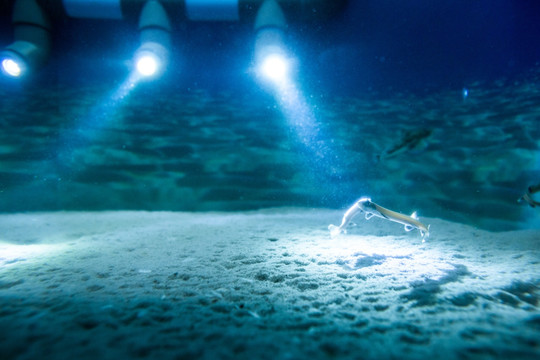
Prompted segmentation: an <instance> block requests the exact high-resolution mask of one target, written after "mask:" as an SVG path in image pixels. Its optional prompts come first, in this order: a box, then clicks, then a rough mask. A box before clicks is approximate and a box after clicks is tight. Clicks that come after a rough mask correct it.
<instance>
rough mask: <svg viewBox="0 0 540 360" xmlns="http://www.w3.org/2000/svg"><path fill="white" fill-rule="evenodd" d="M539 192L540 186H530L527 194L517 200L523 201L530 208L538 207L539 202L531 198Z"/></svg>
mask: <svg viewBox="0 0 540 360" xmlns="http://www.w3.org/2000/svg"><path fill="white" fill-rule="evenodd" d="M539 191H540V184H538V185H532V186H529V187H528V188H527V192H526V193H525V194H524V195H523V196H522V197H520V198H519V199H518V201H519V202H521V201H525V202H526V203H527V204H529V205H530V206H531V207H536V206H540V202H539V201H536V200H534V199H533V198H532V194H534V193H536V192H539Z"/></svg>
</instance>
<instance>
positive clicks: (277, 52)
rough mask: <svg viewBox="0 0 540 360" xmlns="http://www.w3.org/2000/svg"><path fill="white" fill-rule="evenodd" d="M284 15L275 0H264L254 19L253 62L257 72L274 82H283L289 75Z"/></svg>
mask: <svg viewBox="0 0 540 360" xmlns="http://www.w3.org/2000/svg"><path fill="white" fill-rule="evenodd" d="M286 27H287V25H286V22H285V16H284V15H283V11H282V10H281V8H280V7H279V4H278V3H277V2H276V1H275V0H265V1H264V2H263V3H262V5H261V7H260V8H259V11H258V12H257V17H256V19H255V31H256V38H255V62H256V67H257V74H258V75H260V76H262V77H263V78H265V79H267V80H271V81H272V82H274V83H279V82H283V81H285V80H286V79H287V77H288V75H289V67H290V64H289V63H290V61H289V60H288V59H287V56H286V51H285V45H284V43H285V42H284V36H285V28H286Z"/></svg>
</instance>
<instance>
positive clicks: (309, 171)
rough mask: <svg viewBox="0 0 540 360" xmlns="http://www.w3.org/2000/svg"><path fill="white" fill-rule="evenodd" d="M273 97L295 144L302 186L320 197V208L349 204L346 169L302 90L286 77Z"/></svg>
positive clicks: (279, 83)
mask: <svg viewBox="0 0 540 360" xmlns="http://www.w3.org/2000/svg"><path fill="white" fill-rule="evenodd" d="M273 95H274V97H275V99H276V102H277V104H278V105H279V108H280V110H281V112H282V114H283V116H284V118H285V120H286V123H287V126H288V128H289V129H290V130H291V132H292V134H293V138H294V139H295V140H296V144H297V148H298V149H297V150H298V154H299V155H300V156H301V158H300V161H301V162H302V163H301V165H302V167H303V170H302V175H304V176H306V182H305V184H303V186H305V189H306V191H308V190H309V191H308V192H311V193H318V194H320V199H319V201H318V204H319V205H323V206H329V205H331V206H335V205H337V204H341V202H342V201H345V200H349V198H350V197H351V194H353V190H352V189H350V183H349V182H344V181H343V179H342V176H343V175H344V174H346V170H347V169H345V168H344V165H343V162H342V158H341V157H340V156H339V152H338V151H337V149H336V148H335V144H334V143H333V140H332V135H331V134H330V131H329V130H328V129H326V128H325V127H324V126H323V125H322V124H321V123H320V121H319V120H318V119H317V117H316V115H315V113H314V112H313V110H312V109H313V107H312V105H310V104H309V103H308V101H307V100H306V98H305V96H304V94H303V93H302V91H301V89H299V87H298V86H297V84H296V83H295V81H293V80H292V79H290V78H289V77H288V76H284V77H282V78H280V80H279V81H277V82H274V86H273ZM354 191H359V189H355V190H354ZM352 196H357V195H356V194H354V195H352Z"/></svg>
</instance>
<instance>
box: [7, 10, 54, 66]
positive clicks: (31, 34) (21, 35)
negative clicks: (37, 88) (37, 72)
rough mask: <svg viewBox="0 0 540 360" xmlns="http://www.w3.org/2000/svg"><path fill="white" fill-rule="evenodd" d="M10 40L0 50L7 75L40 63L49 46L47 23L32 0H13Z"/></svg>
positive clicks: (42, 13) (47, 55)
mask: <svg viewBox="0 0 540 360" xmlns="http://www.w3.org/2000/svg"><path fill="white" fill-rule="evenodd" d="M12 23H13V27H14V40H15V41H14V42H13V43H12V44H11V45H8V46H7V47H6V48H5V50H4V51H3V52H2V53H1V58H2V69H3V71H4V72H6V73H7V74H8V75H11V76H20V75H24V73H25V72H26V71H27V70H31V69H35V68H37V67H39V66H41V65H43V64H44V63H45V62H46V61H47V58H48V57H49V53H50V49H51V34H50V30H51V23H50V20H49V17H48V16H47V13H46V12H45V11H44V10H43V8H42V7H41V6H40V5H39V4H38V2H37V1H36V0H17V1H16V2H15V4H14V8H13V19H12Z"/></svg>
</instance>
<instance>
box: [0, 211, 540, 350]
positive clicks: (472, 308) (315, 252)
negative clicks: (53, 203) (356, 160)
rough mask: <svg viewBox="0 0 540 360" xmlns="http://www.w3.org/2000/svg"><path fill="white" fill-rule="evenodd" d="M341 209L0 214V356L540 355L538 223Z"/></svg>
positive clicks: (539, 238) (539, 247)
mask: <svg viewBox="0 0 540 360" xmlns="http://www.w3.org/2000/svg"><path fill="white" fill-rule="evenodd" d="M342 214H343V213H342V212H340V211H333V210H317V209H293V208H288V209H269V210H263V211H256V212H245V213H170V212H78V213H72V212H54V213H32V214H5V215H1V216H0V231H1V233H0V324H1V326H0V353H1V354H2V356H1V357H2V359H37V358H39V359H114V358H116V359H119V358H162V359H191V358H203V359H217V358H226V359H227V358H235V359H239V358H250V359H253V358H262V359H303V358H315V359H334V358H342V359H381V358H386V359H388V358H391V359H394V358H395V359H405V358H409V359H419V358H425V359H492V358H500V359H510V358H516V359H517V358H519V359H538V358H540V309H539V302H540V290H539V285H540V230H526V231H513V232H502V233H493V232H487V231H483V230H478V229H475V228H473V227H469V226H466V225H461V224H457V223H451V222H447V221H443V220H440V219H423V220H424V221H425V222H426V223H429V224H431V236H430V238H429V239H428V240H427V241H426V242H425V243H422V241H421V238H420V235H419V234H418V232H416V231H415V232H408V233H407V232H405V231H403V227H401V226H400V225H399V224H395V223H390V222H387V221H385V220H383V219H372V220H369V221H365V220H363V219H359V220H358V221H357V223H358V225H357V226H355V227H352V228H351V229H350V231H349V233H348V234H347V235H343V236H340V237H338V238H337V239H330V237H329V232H328V230H327V226H328V224H330V223H334V224H336V223H339V221H340V220H341V216H342Z"/></svg>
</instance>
